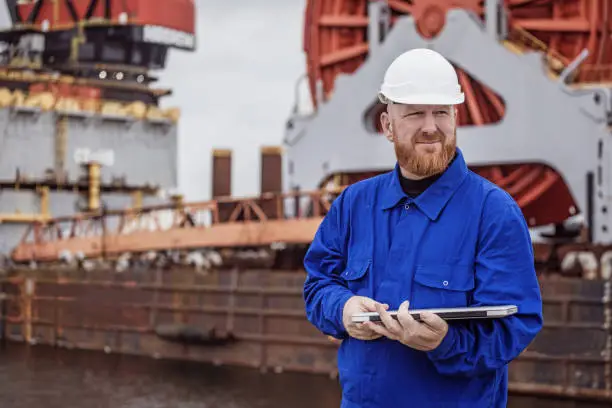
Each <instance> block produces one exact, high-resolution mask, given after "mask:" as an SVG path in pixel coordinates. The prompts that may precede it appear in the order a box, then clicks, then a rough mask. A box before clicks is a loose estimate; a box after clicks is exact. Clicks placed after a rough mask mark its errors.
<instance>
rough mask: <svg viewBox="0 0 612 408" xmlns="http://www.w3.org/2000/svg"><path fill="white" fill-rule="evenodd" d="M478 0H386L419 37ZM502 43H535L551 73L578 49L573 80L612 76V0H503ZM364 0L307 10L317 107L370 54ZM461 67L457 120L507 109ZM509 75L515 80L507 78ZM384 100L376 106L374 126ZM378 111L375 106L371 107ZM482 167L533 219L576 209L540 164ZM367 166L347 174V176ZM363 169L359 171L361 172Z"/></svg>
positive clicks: (548, 219)
mask: <svg viewBox="0 0 612 408" xmlns="http://www.w3.org/2000/svg"><path fill="white" fill-rule="evenodd" d="M485 3H486V2H484V1H482V0H388V1H387V4H388V5H389V8H390V10H391V19H390V22H391V26H393V24H394V22H395V21H396V20H397V18H398V17H399V16H402V15H407V14H408V15H411V16H412V17H413V18H414V19H415V20H416V25H417V28H418V31H419V32H420V34H421V35H422V36H423V37H426V38H431V37H434V36H436V34H438V33H439V32H440V31H441V30H442V28H443V27H444V23H445V18H446V13H447V11H448V10H449V9H452V8H462V9H466V10H469V11H471V12H473V13H475V14H476V15H478V16H480V17H481V18H482V17H484V15H485ZM503 8H504V14H505V16H506V22H505V23H506V26H507V30H508V36H507V40H506V45H507V46H508V47H510V48H511V49H513V50H516V51H517V52H520V51H524V50H533V51H538V52H540V53H542V55H543V56H545V58H546V61H547V62H548V66H549V68H550V71H551V74H552V75H555V74H559V73H560V72H561V71H562V69H563V68H565V67H566V66H567V65H568V64H569V63H570V62H571V61H572V60H573V59H574V58H576V57H577V56H578V55H579V54H580V53H581V51H582V50H583V49H585V48H586V49H587V50H588V51H589V56H588V58H587V59H586V61H584V62H583V64H582V65H581V66H580V67H579V68H578V69H577V70H576V71H575V72H574V74H573V75H572V77H571V78H570V81H571V82H573V83H574V84H585V83H602V82H609V81H612V65H610V64H611V63H612V53H611V52H610V45H611V40H610V31H611V30H612V3H611V2H610V1H608V0H593V1H583V0H537V1H531V0H505V1H504V2H503ZM368 22H369V17H368V1H366V0H310V1H308V5H307V10H306V24H305V31H304V50H305V52H306V54H307V65H308V80H309V86H310V91H311V95H312V99H313V103H314V106H315V107H317V105H318V101H317V97H316V95H317V83H318V82H320V83H321V84H322V89H323V100H327V99H328V98H331V97H332V95H333V90H334V83H335V80H336V77H337V76H338V75H339V74H342V73H353V72H355V71H356V70H357V69H358V68H359V67H360V66H361V65H362V64H363V62H364V61H365V60H366V58H367V57H368V50H369V44H368ZM457 68H458V72H459V79H460V82H461V86H462V88H463V90H464V92H465V95H466V103H465V104H463V105H461V106H460V107H459V118H458V120H459V126H481V125H487V124H492V123H495V122H498V121H499V120H500V119H502V118H503V116H504V110H505V105H504V101H503V99H502V98H501V97H500V96H499V95H497V94H496V93H494V92H493V91H492V90H491V89H489V88H487V87H486V86H483V85H482V84H480V83H478V82H477V81H476V80H474V79H473V78H471V77H470V76H469V75H468V74H467V73H466V72H465V71H464V70H462V69H461V68H460V67H457ZM508 80H510V81H512V79H511V78H509V79H508ZM381 109H382V105H378V106H377V107H375V114H374V115H372V116H371V117H372V118H373V119H374V121H375V123H374V127H376V128H377V129H379V128H378V123H379V115H378V114H379V113H380V111H381ZM376 113H378V114H376ZM473 170H474V171H476V172H477V173H479V174H480V175H482V176H484V177H486V178H488V179H489V180H491V181H493V182H495V183H496V184H498V185H499V186H501V187H503V188H504V189H506V190H507V191H508V192H509V193H510V194H512V196H513V197H514V198H515V200H516V201H517V202H518V204H519V205H520V206H521V208H522V210H523V213H524V215H525V218H526V219H527V220H528V222H529V223H530V225H531V226H538V225H545V224H550V223H555V224H556V223H561V222H563V221H564V220H566V219H567V218H568V217H570V216H572V215H575V214H576V213H578V212H579V211H580V210H584V209H580V208H578V206H577V205H576V203H575V201H574V199H573V198H572V195H571V194H570V191H569V190H568V188H567V186H566V184H565V183H564V180H563V176H562V175H560V174H558V173H557V172H556V171H555V170H554V169H552V168H550V167H548V166H546V165H544V164H533V163H529V164H527V163H525V164H523V165H505V166H486V167H485V166H482V167H473ZM369 175H370V174H369V173H364V174H362V175H355V174H352V175H350V179H351V180H355V179H359V178H363V177H368V176H369ZM360 176H361V177H360Z"/></svg>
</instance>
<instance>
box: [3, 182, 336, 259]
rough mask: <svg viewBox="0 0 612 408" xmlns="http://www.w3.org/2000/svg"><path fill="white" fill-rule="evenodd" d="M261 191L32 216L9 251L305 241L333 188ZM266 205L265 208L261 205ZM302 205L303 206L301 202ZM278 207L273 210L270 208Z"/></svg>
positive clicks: (100, 251) (15, 255)
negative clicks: (227, 209)
mask: <svg viewBox="0 0 612 408" xmlns="http://www.w3.org/2000/svg"><path fill="white" fill-rule="evenodd" d="M341 190H342V189H337V190H335V191H330V190H322V191H314V192H294V193H286V194H281V193H265V194H262V195H261V196H259V197H257V198H244V199H235V198H223V197H221V198H218V199H216V200H211V201H206V202H200V203H192V204H182V205H162V206H154V207H145V208H140V209H139V208H132V209H128V210H121V211H107V212H106V213H104V214H101V213H88V214H79V215H77V216H73V217H60V218H55V219H51V220H48V221H38V222H32V223H30V225H29V228H28V230H27V232H26V234H25V235H24V237H23V239H22V241H21V242H20V244H19V245H17V247H15V248H14V250H13V252H12V259H13V260H14V261H15V262H27V261H31V260H36V261H43V262H44V261H54V260H58V259H59V255H60V254H61V253H62V252H63V251H69V252H70V253H72V254H75V253H77V252H81V253H82V254H83V255H85V256H86V257H88V258H96V257H101V256H111V257H112V256H116V255H119V254H121V253H125V252H146V251H150V250H164V249H195V248H206V247H243V246H264V245H270V244H273V243H276V242H283V243H290V244H308V243H310V242H311V241H312V239H313V237H314V234H315V233H316V230H317V227H318V226H319V224H320V223H321V221H322V219H323V218H322V217H323V216H324V215H325V214H326V213H327V211H328V210H329V208H330V205H331V203H332V201H333V200H334V199H335V197H336V195H337V193H339V191H341ZM298 201H299V202H301V203H307V204H309V205H308V206H307V207H308V208H309V212H308V214H302V213H301V212H300V211H301V210H300V211H298V213H297V214H294V215H292V216H291V217H290V218H288V217H287V215H286V211H285V206H286V204H289V205H291V206H295V205H294V204H295V203H296V202H298ZM266 202H272V203H274V204H276V205H271V206H268V207H267V209H268V212H267V213H268V214H269V215H267V213H266V212H264V211H263V210H262V205H263V204H264V203H266ZM220 204H221V205H226V206H227V205H230V206H231V207H233V211H231V216H230V217H229V219H224V218H220V217H219V205H220ZM300 208H304V207H300ZM273 209H277V210H276V212H278V214H274V213H272V214H270V212H274V211H273Z"/></svg>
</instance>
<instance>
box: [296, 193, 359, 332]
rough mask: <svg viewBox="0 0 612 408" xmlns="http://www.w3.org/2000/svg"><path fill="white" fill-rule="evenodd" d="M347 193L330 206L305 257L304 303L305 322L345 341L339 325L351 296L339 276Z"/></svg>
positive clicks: (343, 264) (346, 226) (342, 259)
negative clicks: (345, 305) (307, 321)
mask: <svg viewBox="0 0 612 408" xmlns="http://www.w3.org/2000/svg"><path fill="white" fill-rule="evenodd" d="M346 195H347V189H345V190H344V191H343V192H342V193H341V194H340V195H339V196H338V197H337V198H336V199H335V200H334V202H333V203H332V205H331V208H330V210H329V212H328V213H327V215H326V216H325V217H324V219H323V221H322V222H321V224H320V225H319V228H318V230H317V232H316V234H315V237H314V239H313V241H312V243H311V244H310V247H309V249H308V251H307V253H306V256H305V257H304V268H305V269H306V281H305V282H304V291H303V295H304V302H305V308H306V316H307V318H308V320H309V321H310V322H311V323H312V324H313V325H314V326H315V327H316V328H317V329H318V330H320V331H321V332H323V333H324V334H326V335H329V336H332V337H335V338H337V339H343V338H346V337H347V335H348V334H347V333H346V330H345V328H344V325H343V323H342V310H343V309H344V304H345V303H346V301H347V300H348V299H349V298H350V297H352V296H353V293H352V292H351V291H350V290H349V289H348V288H347V287H346V283H345V282H344V281H343V279H342V278H341V277H340V274H341V273H342V272H343V271H344V269H345V267H346V261H345V260H346V251H345V248H346V242H347V236H348V230H349V227H348V223H346V221H345V219H346V218H347V217H346V216H345V215H344V214H343V212H345V213H346V212H348V211H346V210H345V209H343V207H346V201H347V198H346Z"/></svg>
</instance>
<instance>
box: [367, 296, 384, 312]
mask: <svg viewBox="0 0 612 408" xmlns="http://www.w3.org/2000/svg"><path fill="white" fill-rule="evenodd" d="M362 305H363V307H364V308H365V309H366V311H367V312H375V311H376V306H377V305H382V306H383V307H384V309H385V310H387V309H389V305H388V304H386V303H379V302H377V301H375V300H374V299H370V298H364V299H363V303H362Z"/></svg>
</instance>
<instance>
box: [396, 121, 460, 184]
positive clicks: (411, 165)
mask: <svg viewBox="0 0 612 408" xmlns="http://www.w3.org/2000/svg"><path fill="white" fill-rule="evenodd" d="M424 139H427V140H439V141H441V142H442V150H441V151H440V152H437V153H418V152H417V151H416V142H417V141H419V140H424ZM455 140H456V139H455V138H453V139H452V141H449V140H448V139H447V138H446V137H445V136H444V134H442V133H440V132H436V133H435V134H433V135H429V136H423V135H422V134H419V135H417V136H416V137H415V138H414V139H413V142H412V144H411V145H410V146H409V147H408V146H405V145H400V144H399V143H398V142H397V140H394V142H393V146H394V148H395V155H396V157H397V161H398V163H399V165H400V167H402V168H403V169H404V170H407V171H409V172H410V173H412V174H414V175H415V176H419V177H429V176H433V175H434V174H438V173H441V172H443V171H444V170H445V169H446V167H447V166H448V163H449V162H450V160H451V159H452V158H453V156H454V155H455V150H456V142H455Z"/></svg>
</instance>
